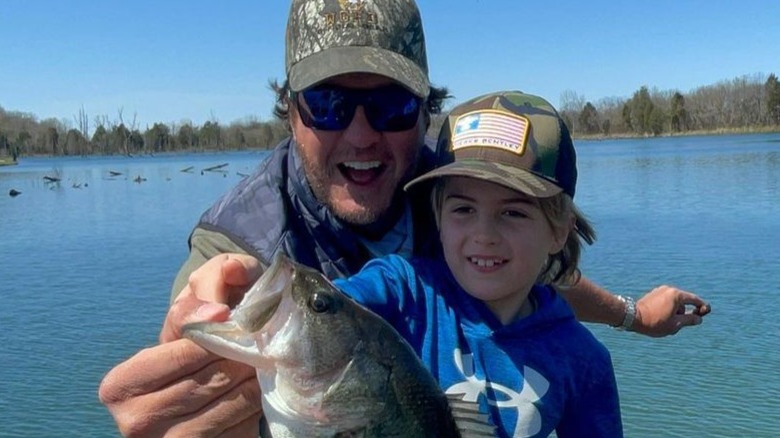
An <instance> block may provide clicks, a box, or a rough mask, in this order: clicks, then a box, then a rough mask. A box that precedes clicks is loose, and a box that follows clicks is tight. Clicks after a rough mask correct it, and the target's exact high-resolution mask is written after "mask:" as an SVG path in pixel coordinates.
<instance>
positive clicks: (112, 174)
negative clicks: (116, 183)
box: [108, 170, 122, 176]
mask: <svg viewBox="0 0 780 438" xmlns="http://www.w3.org/2000/svg"><path fill="white" fill-rule="evenodd" d="M108 174H109V175H111V176H119V175H121V174H122V172H116V171H113V170H109V171H108Z"/></svg>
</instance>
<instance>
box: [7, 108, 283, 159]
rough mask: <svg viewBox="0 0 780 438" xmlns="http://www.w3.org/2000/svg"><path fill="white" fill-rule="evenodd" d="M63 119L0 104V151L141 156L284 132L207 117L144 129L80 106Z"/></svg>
mask: <svg viewBox="0 0 780 438" xmlns="http://www.w3.org/2000/svg"><path fill="white" fill-rule="evenodd" d="M74 121H75V125H76V127H73V126H72V124H71V123H69V122H68V121H67V120H57V119H46V120H42V121H38V120H37V119H36V117H35V116H34V115H32V114H29V113H21V112H13V111H6V110H4V109H3V108H2V107H0V155H5V156H10V157H12V158H14V160H15V159H16V158H17V157H18V156H22V155H71V156H72V155H93V154H102V155H145V154H156V153H163V152H183V151H219V150H237V149H238V150H240V149H250V148H251V149H264V148H265V149H267V148H270V147H272V146H273V145H275V144H276V143H278V142H279V141H281V140H282V139H283V138H285V137H287V136H288V135H289V132H288V130H287V128H286V126H285V125H284V124H283V123H282V122H281V121H279V120H271V121H267V122H263V121H259V120H252V119H249V120H245V121H240V122H234V123H231V124H230V125H227V126H223V125H221V124H220V123H219V122H217V121H208V122H206V123H204V124H203V125H202V126H198V125H194V124H192V123H190V122H182V123H180V124H170V125H168V124H164V123H154V124H153V125H152V126H151V127H147V128H146V129H145V130H143V131H142V130H140V129H139V128H138V127H137V123H136V121H135V118H133V121H132V122H125V121H124V117H123V115H122V111H121V110H120V111H119V112H118V117H117V119H116V120H111V119H109V118H108V117H107V116H100V117H96V118H95V119H94V120H93V121H92V122H93V123H94V125H93V126H94V129H90V120H89V118H88V116H87V114H86V112H85V111H84V110H83V109H82V110H80V111H79V114H78V116H76V117H74Z"/></svg>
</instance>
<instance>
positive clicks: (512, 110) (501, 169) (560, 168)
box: [404, 91, 577, 198]
mask: <svg viewBox="0 0 780 438" xmlns="http://www.w3.org/2000/svg"><path fill="white" fill-rule="evenodd" d="M438 141H439V146H440V147H447V148H448V149H449V150H450V151H452V152H453V155H454V157H455V161H454V162H453V163H451V164H448V165H445V166H443V167H440V168H438V169H434V170H432V171H430V172H428V173H426V174H424V175H422V176H420V177H418V178H417V179H414V180H412V181H411V182H409V183H408V184H407V185H406V186H405V187H404V189H405V190H408V189H409V188H410V187H411V186H413V185H415V184H418V183H420V182H422V181H427V180H430V179H432V178H437V177H442V176H468V177H472V178H478V179H482V180H486V181H491V182H494V183H497V184H501V185H503V186H506V187H509V188H511V189H514V190H517V191H520V192H523V193H526V194H528V195H531V196H534V197H537V198H545V197H550V196H554V195H557V194H558V193H560V192H564V193H566V194H568V195H569V196H571V197H572V198H573V197H574V189H575V187H576V185H577V162H576V161H577V159H576V154H575V152H574V144H573V142H572V139H571V135H570V134H569V130H568V128H566V124H565V123H564V122H563V119H561V117H560V115H558V112H557V111H556V110H555V108H553V106H552V105H550V103H549V102H547V101H546V100H544V99H542V98H541V97H539V96H534V95H531V94H525V93H522V92H520V91H502V92H497V93H491V94H486V95H484V96H480V97H477V98H475V99H471V100H469V101H468V102H465V103H463V104H461V105H458V106H457V107H455V108H454V109H453V110H452V112H450V114H449V116H448V117H447V123H445V125H444V126H443V127H442V129H441V133H440V134H439V140H438ZM442 142H446V145H443V144H441V143H442Z"/></svg>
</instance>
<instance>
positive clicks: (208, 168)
mask: <svg viewBox="0 0 780 438" xmlns="http://www.w3.org/2000/svg"><path fill="white" fill-rule="evenodd" d="M227 165H228V163H222V164H217V165H216V166H211V167H207V168H205V169H203V171H204V172H214V171H215V170H220V169H222V168H223V167H225V166H227Z"/></svg>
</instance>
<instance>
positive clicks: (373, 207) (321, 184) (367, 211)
mask: <svg viewBox="0 0 780 438" xmlns="http://www.w3.org/2000/svg"><path fill="white" fill-rule="evenodd" d="M301 161H302V162H303V168H304V171H305V174H306V179H307V181H308V182H309V186H310V187H311V191H312V193H314V196H315V197H316V198H317V200H318V201H319V202H320V203H322V204H323V205H325V206H326V207H328V209H329V210H330V211H331V213H333V215H334V216H336V217H337V218H338V219H339V220H341V221H344V222H346V223H348V224H351V225H369V224H372V223H374V222H376V221H378V220H379V219H380V218H381V217H382V215H384V214H385V213H386V212H387V211H388V210H389V209H390V207H391V203H392V201H393V198H394V196H392V195H388V194H382V195H381V196H382V199H381V203H377V202H376V201H377V200H378V197H377V195H376V194H374V196H369V195H360V196H355V195H353V199H354V201H355V204H357V205H360V206H362V207H363V208H357V209H346V208H343V207H341V206H340V205H339V203H338V202H336V201H335V200H333V199H332V197H331V194H330V185H329V184H328V181H331V180H332V178H331V177H330V176H329V175H328V174H327V173H326V172H325V171H323V170H322V168H321V167H320V166H317V165H315V164H314V163H312V162H311V161H309V160H308V158H307V157H306V154H301ZM336 172H338V170H336Z"/></svg>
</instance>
